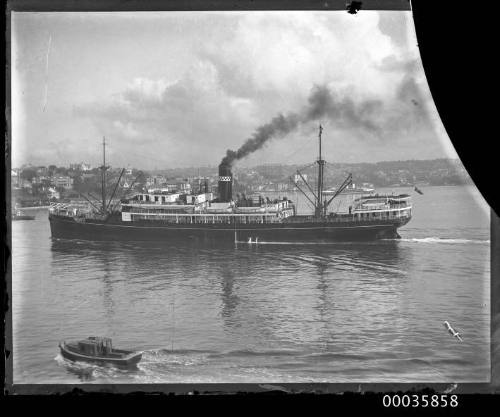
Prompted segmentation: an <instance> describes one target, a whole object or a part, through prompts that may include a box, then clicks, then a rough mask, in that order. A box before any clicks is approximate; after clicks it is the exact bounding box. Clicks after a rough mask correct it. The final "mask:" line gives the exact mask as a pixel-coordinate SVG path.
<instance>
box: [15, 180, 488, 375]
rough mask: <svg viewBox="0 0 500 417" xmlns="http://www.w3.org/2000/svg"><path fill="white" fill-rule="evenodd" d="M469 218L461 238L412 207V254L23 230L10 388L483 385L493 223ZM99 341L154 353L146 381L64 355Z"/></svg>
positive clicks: (381, 247)
mask: <svg viewBox="0 0 500 417" xmlns="http://www.w3.org/2000/svg"><path fill="white" fill-rule="evenodd" d="M424 192H425V195H424V196H422V198H428V199H431V200H432V201H433V202H434V201H440V202H441V204H443V205H447V204H449V205H453V204H455V203H456V201H457V200H459V201H460V202H461V203H462V204H463V203H464V202H467V201H468V200H466V199H465V198H464V197H463V195H462V194H461V193H460V189H459V188H458V187H455V188H453V187H452V188H450V189H446V190H444V191H443V190H440V193H441V194H442V193H443V192H447V193H448V195H447V198H445V199H443V200H440V199H437V198H436V196H435V195H433V194H432V193H433V190H432V188H430V189H429V190H424ZM472 201H473V200H472ZM469 205H470V207H469V209H468V210H464V211H463V213H464V215H463V216H462V217H460V216H459V215H458V214H457V213H455V214H454V216H455V217H454V218H453V222H457V223H456V224H459V226H454V224H455V223H453V224H448V223H446V221H447V217H444V216H442V217H440V218H439V221H436V215H434V214H433V213H434V212H435V211H436V210H435V208H434V209H433V210H431V211H426V210H425V207H421V206H417V207H415V213H418V216H419V217H418V218H416V219H414V220H415V221H412V223H410V224H409V225H408V227H406V228H404V229H403V230H402V232H401V234H402V236H403V239H401V240H384V241H378V242H367V243H360V242H353V243H345V242H344V243H341V242H337V243H324V242H323V243H321V244H310V242H309V243H307V244H306V243H300V242H294V243H293V244H292V242H289V244H286V243H285V244H269V243H267V244H261V243H259V244H251V245H250V244H246V243H238V244H237V245H234V244H233V243H231V244H224V245H221V246H210V247H207V246H206V245H203V244H197V243H196V242H191V243H190V242H179V243H178V244H175V245H172V244H162V243H145V242H141V243H134V242H123V243H106V242H86V241H74V240H52V239H51V238H50V230H49V227H48V222H47V219H46V217H44V216H43V215H39V216H37V219H36V220H35V221H33V222H26V223H25V224H16V225H14V227H15V228H14V230H13V253H14V261H13V271H14V272H13V291H14V351H15V353H16V355H15V357H14V361H15V364H14V369H15V378H16V379H15V380H16V382H92V383H96V382H101V383H102V382H104V383H105V382H117V383H118V382H119V383H122V382H128V383H151V382H173V383H180V382H262V381H266V382H272V381H274V382H312V381H316V382H343V381H376V382H380V381H425V382H429V381H436V382H437V381H448V380H450V379H451V380H453V381H485V380H487V378H488V375H489V372H488V369H489V359H488V358H489V315H488V313H489V302H488V295H489V280H488V274H489V240H488V239H489V237H488V229H487V227H488V225H487V221H483V223H480V222H479V221H478V219H477V217H474V218H473V219H472V218H470V217H468V216H465V214H466V213H470V212H471V211H474V206H473V203H471V202H469ZM444 208H446V207H444ZM438 213H441V211H440V210H438ZM425 216H428V218H429V220H428V221H426V220H425ZM429 216H430V217H429ZM459 217H460V218H459ZM458 218H459V220H460V222H459V223H458ZM486 220H487V219H486ZM28 223H29V224H28ZM444 320H447V321H449V322H450V323H451V324H452V325H453V327H454V328H456V329H457V330H458V331H460V333H461V334H462V335H463V337H464V341H463V343H459V342H457V340H456V339H455V338H453V337H451V336H450V335H449V334H448V333H447V332H446V331H445V329H444V327H443V325H442V323H443V321H444ZM90 335H105V336H110V337H112V338H113V343H114V345H115V346H116V347H123V348H129V349H134V350H141V351H144V354H143V359H142V361H141V362H140V364H139V366H138V369H137V370H135V371H124V370H117V369H113V368H112V367H111V368H108V367H101V366H98V365H89V364H78V363H76V364H75V363H71V362H69V361H66V360H64V359H62V358H61V357H60V355H58V350H57V343H58V341H60V340H63V339H78V338H84V337H87V336H90ZM54 358H56V360H54Z"/></svg>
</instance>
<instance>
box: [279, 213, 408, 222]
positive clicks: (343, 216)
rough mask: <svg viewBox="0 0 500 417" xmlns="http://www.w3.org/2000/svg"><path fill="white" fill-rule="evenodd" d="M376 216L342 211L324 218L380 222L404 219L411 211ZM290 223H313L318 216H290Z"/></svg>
mask: <svg viewBox="0 0 500 417" xmlns="http://www.w3.org/2000/svg"><path fill="white" fill-rule="evenodd" d="M374 214H375V216H362V217H361V216H358V215H356V214H347V213H340V214H337V215H333V216H332V215H328V216H327V217H325V218H324V219H323V221H324V222H327V223H352V222H360V223H366V222H380V221H387V220H398V219H404V218H409V217H411V213H401V212H398V213H396V214H392V213H390V214H388V215H381V213H380V212H379V213H374ZM286 221H287V222H289V223H302V222H305V223H313V222H317V221H318V218H317V217H314V216H297V217H295V218H293V217H292V218H288V219H287V220H286Z"/></svg>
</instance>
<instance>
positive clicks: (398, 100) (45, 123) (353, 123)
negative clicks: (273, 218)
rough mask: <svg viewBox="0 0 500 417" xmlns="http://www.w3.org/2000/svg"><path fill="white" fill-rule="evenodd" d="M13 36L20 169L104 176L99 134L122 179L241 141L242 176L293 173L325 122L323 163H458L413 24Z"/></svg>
mask: <svg viewBox="0 0 500 417" xmlns="http://www.w3.org/2000/svg"><path fill="white" fill-rule="evenodd" d="M11 33H12V38H11V40H12V43H11V45H12V49H11V51H12V52H11V53H12V55H11V60H12V61H11V62H12V66H11V68H12V72H11V97H12V102H11V103H12V166H13V167H18V166H21V165H23V164H28V163H30V164H33V165H50V164H55V165H61V166H68V165H69V164H70V163H75V162H89V163H91V164H93V165H97V164H98V163H99V161H100V159H101V158H102V148H101V146H102V145H101V143H102V138H103V136H105V137H106V142H107V144H108V145H107V149H106V151H107V152H106V153H107V159H108V161H109V163H110V164H111V165H112V166H115V167H122V166H123V167H125V166H130V167H137V168H143V169H147V168H176V167H196V166H209V165H210V166H214V165H217V164H218V163H219V162H220V161H221V159H222V158H223V157H224V156H225V155H226V151H227V150H228V149H231V150H234V151H237V150H238V149H239V148H240V147H241V146H242V145H243V144H244V143H245V142H246V141H247V140H248V139H251V140H252V139H253V142H252V141H251V143H252V144H253V145H255V144H256V143H258V146H257V147H258V149H257V150H255V151H253V148H252V151H251V152H246V153H245V155H244V157H242V158H241V159H239V160H238V161H237V163H238V164H241V165H242V166H253V165H258V164H263V163H283V164H288V163H290V164H292V163H294V164H296V163H297V164H301V163H307V162H312V161H314V160H315V158H317V152H318V149H317V137H318V126H319V124H320V123H321V125H322V126H323V133H322V139H323V156H324V158H325V159H326V160H327V161H329V162H346V163H351V162H377V161H390V160H408V159H433V158H457V155H456V153H455V151H454V149H453V146H452V145H451V142H450V141H449V139H448V136H447V134H446V131H445V129H444V127H443V125H442V123H441V121H440V119H439V115H438V112H437V110H436V108H435V105H434V103H433V101H432V96H431V94H430V91H429V88H428V85H427V82H426V79H425V74H424V71H423V68H422V64H421V61H420V55H419V52H418V47H417V41H416V37H415V32H414V27H413V21H412V16H411V12H401V11H384V12H378V11H360V12H358V13H357V14H349V13H347V12H345V11H326V12H325V11H298V12H297V11H295V12H286V11H277V12H272V11H266V12H255V11H252V12H133V13H132V12H122V13H117V12H108V13H61V12H58V13H35V12H29V13H28V12H22V13H20V12H16V13H13V14H12V32H11ZM291 120H293V123H290V121H291ZM276 121H280V123H281V125H280V126H278V129H275V127H276V124H275V122H276ZM283 123H285V126H286V129H284V128H283ZM262 132H265V133H266V135H267V136H266V137H265V138H264V139H263V140H261V139H262V138H261V137H260V136H259V135H261V134H262ZM245 149H247V148H245Z"/></svg>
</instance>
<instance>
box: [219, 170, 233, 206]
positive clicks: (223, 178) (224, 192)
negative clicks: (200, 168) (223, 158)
mask: <svg viewBox="0 0 500 417" xmlns="http://www.w3.org/2000/svg"><path fill="white" fill-rule="evenodd" d="M232 199H233V174H232V172H231V167H230V166H229V165H226V164H220V165H219V200H220V201H221V202H227V203H229V202H230V201H231V200H232Z"/></svg>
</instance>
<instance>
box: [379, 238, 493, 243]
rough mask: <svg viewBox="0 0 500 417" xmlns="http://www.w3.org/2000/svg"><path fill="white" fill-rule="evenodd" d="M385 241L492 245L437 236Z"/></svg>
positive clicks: (476, 240) (487, 241)
mask: <svg viewBox="0 0 500 417" xmlns="http://www.w3.org/2000/svg"><path fill="white" fill-rule="evenodd" d="M383 240H396V241H399V242H411V243H445V244H478V245H485V244H488V245H489V244H490V240H481V239H448V238H441V237H436V236H432V237H424V238H401V239H383Z"/></svg>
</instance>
